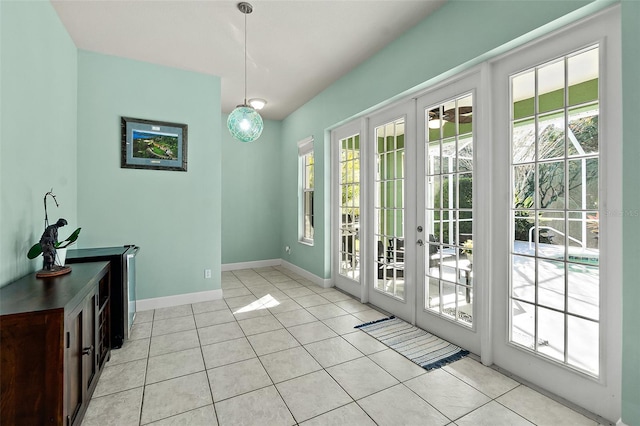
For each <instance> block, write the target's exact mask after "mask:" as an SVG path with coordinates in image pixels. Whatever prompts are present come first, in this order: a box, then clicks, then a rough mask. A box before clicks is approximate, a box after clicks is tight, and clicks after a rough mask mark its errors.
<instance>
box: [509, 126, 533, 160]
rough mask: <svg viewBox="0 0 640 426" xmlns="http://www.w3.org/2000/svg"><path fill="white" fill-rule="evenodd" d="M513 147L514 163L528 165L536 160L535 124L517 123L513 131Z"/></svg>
mask: <svg viewBox="0 0 640 426" xmlns="http://www.w3.org/2000/svg"><path fill="white" fill-rule="evenodd" d="M511 135H512V136H511V141H512V142H511V146H512V150H513V162H514V163H528V162H530V161H534V160H535V158H536V126H535V122H533V121H531V120H525V121H520V122H516V123H514V124H513V128H512V129H511Z"/></svg>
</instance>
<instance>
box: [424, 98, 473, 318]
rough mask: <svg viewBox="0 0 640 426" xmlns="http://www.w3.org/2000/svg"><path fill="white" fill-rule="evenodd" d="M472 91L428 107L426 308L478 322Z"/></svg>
mask: <svg viewBox="0 0 640 426" xmlns="http://www.w3.org/2000/svg"><path fill="white" fill-rule="evenodd" d="M472 122H473V95H472V94H470V93H468V94H464V95H461V96H457V97H455V98H453V99H450V100H448V101H445V102H442V103H441V104H439V105H435V106H433V107H430V108H428V109H426V110H425V126H426V127H425V142H424V143H425V155H424V161H425V164H424V170H425V176H424V182H425V189H424V190H425V209H424V212H423V214H424V223H425V225H426V231H427V232H426V235H425V236H426V237H427V241H425V243H426V244H427V245H426V250H425V251H424V256H425V260H424V262H425V268H424V269H425V279H424V287H425V288H424V309H426V310H428V311H430V312H432V313H434V314H436V315H439V316H442V317H444V318H447V319H449V320H451V321H454V322H456V323H458V324H461V325H464V326H467V327H471V326H473V141H474V138H473V125H472Z"/></svg>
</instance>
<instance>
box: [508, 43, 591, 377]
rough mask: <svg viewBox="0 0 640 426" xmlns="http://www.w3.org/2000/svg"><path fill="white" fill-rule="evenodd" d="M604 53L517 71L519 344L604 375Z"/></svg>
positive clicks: (514, 284) (514, 170)
mask: <svg viewBox="0 0 640 426" xmlns="http://www.w3.org/2000/svg"><path fill="white" fill-rule="evenodd" d="M598 52H599V49H598V47H597V46H593V47H590V48H587V49H584V50H581V51H578V52H575V53H572V54H570V55H567V56H564V57H561V58H558V59H555V60H553V61H550V62H548V63H544V64H541V65H539V66H537V67H534V68H531V69H528V70H526V71H523V72H520V73H518V74H516V75H513V76H511V150H512V152H511V176H512V178H511V190H512V205H511V217H512V221H511V235H512V241H513V242H512V245H511V282H510V286H511V288H510V301H511V315H510V319H511V321H510V341H511V342H512V343H513V344H515V345H518V346H520V347H523V348H526V349H527V350H531V351H533V352H536V353H538V354H541V355H544V356H546V357H548V358H551V359H553V360H556V361H558V362H560V363H563V364H565V365H568V366H571V367H573V368H577V369H579V370H581V371H584V372H586V373H588V374H591V375H594V376H597V375H598V374H599V363H600V360H599V353H600V344H599V343H600V335H599V328H600V325H599V312H600V308H599V306H600V300H599V294H600V280H599V248H598V238H599V225H598V224H599V213H598V209H599V201H598V200H599V194H598V183H599V182H598V181H599V141H598V115H599V105H598V98H599V93H598V81H599V78H598V77H599V75H598V69H599V66H598V63H599V61H598Z"/></svg>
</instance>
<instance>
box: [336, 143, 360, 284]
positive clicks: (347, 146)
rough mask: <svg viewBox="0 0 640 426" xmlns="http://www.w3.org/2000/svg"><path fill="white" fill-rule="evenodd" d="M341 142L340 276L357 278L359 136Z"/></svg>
mask: <svg viewBox="0 0 640 426" xmlns="http://www.w3.org/2000/svg"><path fill="white" fill-rule="evenodd" d="M339 143H340V154H339V155H340V157H339V162H340V183H339V185H340V207H339V208H340V247H339V252H340V270H339V273H340V275H342V276H344V277H347V278H351V279H352V280H356V281H357V280H359V278H360V135H357V134H356V135H353V136H349V137H347V138H344V139H341V140H340V141H339Z"/></svg>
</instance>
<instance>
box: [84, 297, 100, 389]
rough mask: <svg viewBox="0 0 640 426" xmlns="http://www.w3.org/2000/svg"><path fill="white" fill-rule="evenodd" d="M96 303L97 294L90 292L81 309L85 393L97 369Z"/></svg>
mask: <svg viewBox="0 0 640 426" xmlns="http://www.w3.org/2000/svg"><path fill="white" fill-rule="evenodd" d="M97 303H98V296H97V294H96V293H95V292H94V293H92V294H90V295H89V296H88V297H87V299H86V301H85V305H84V310H83V321H84V324H83V326H84V327H83V330H82V333H83V337H84V338H83V345H84V348H83V358H84V359H83V361H84V373H85V377H86V381H85V392H87V395H88V394H89V393H90V392H89V388H91V386H92V385H93V380H94V378H95V377H96V372H97V371H98V363H97V344H96V336H97V327H98V324H97V321H96V305H97Z"/></svg>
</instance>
